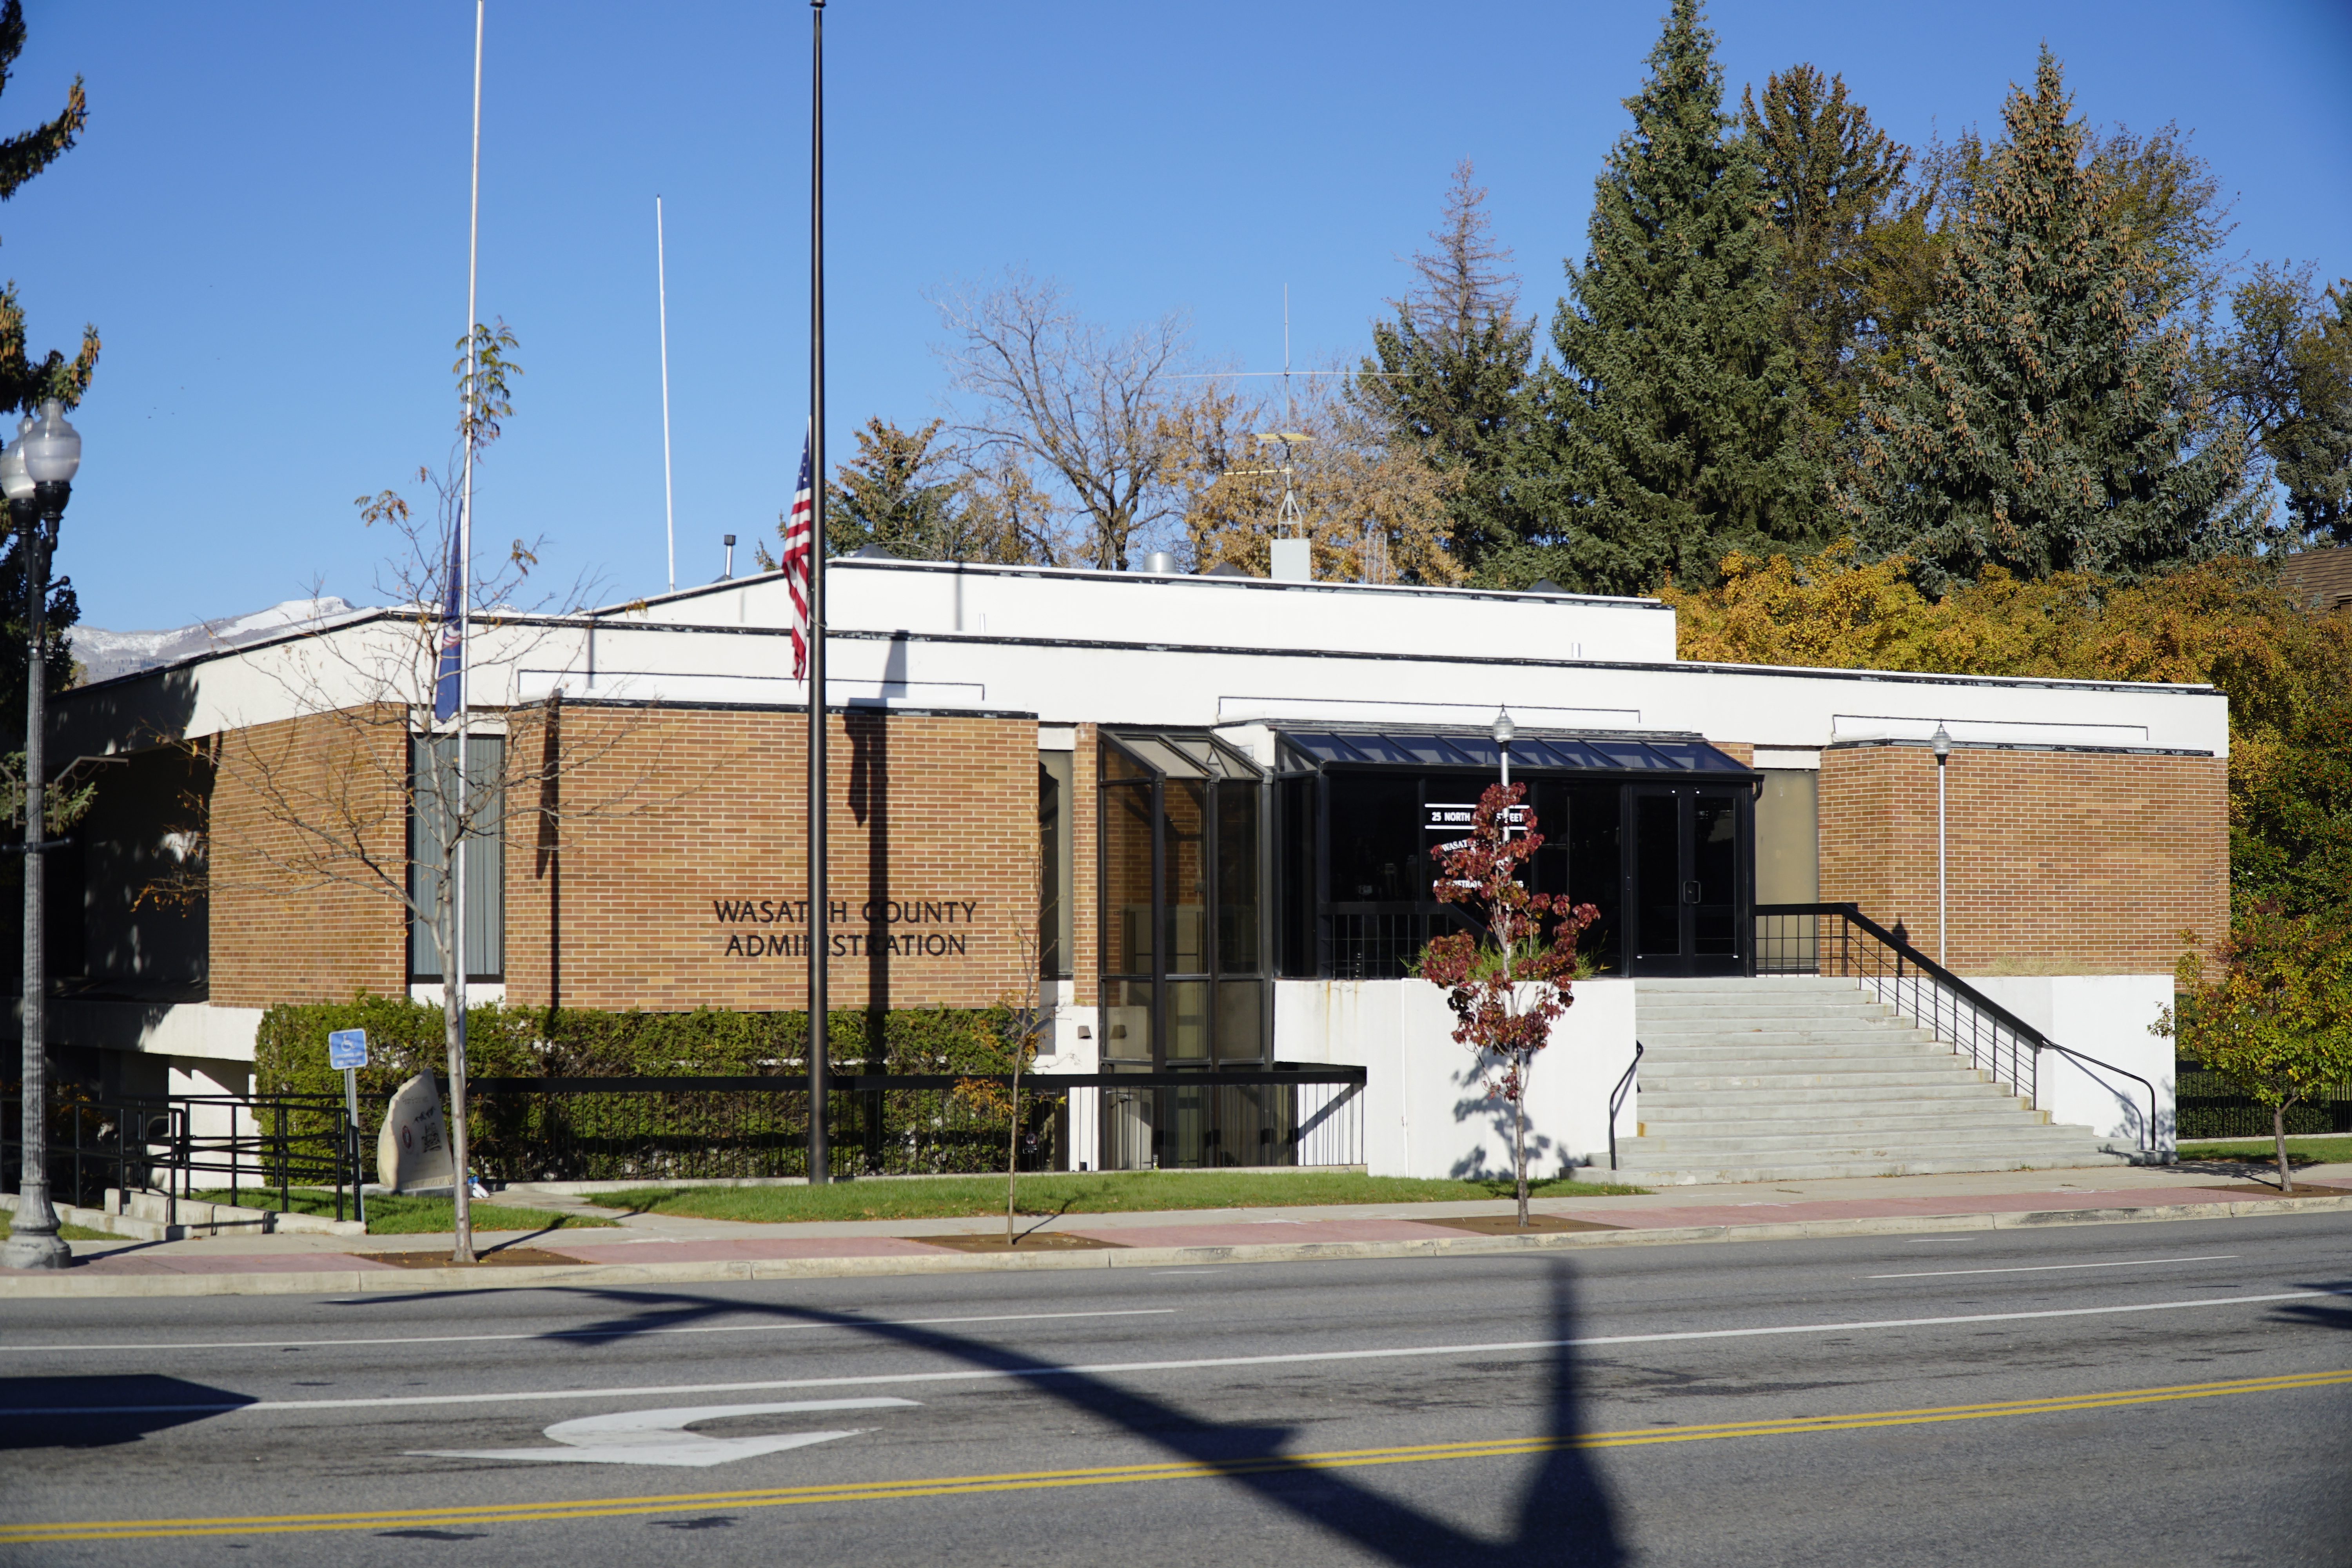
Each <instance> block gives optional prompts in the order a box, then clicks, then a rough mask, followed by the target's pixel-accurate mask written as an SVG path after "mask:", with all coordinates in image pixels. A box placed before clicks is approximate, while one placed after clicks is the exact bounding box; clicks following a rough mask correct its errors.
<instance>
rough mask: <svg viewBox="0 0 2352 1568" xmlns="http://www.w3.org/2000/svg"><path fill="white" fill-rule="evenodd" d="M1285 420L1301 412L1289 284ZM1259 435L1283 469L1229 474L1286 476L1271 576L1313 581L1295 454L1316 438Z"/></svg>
mask: <svg viewBox="0 0 2352 1568" xmlns="http://www.w3.org/2000/svg"><path fill="white" fill-rule="evenodd" d="M1282 418H1283V423H1284V424H1285V425H1296V424H1297V422H1298V420H1297V409H1296V407H1295V406H1294V405H1293V404H1292V403H1291V400H1290V285H1289V284H1287V283H1285V284H1284V285H1283V286H1282ZM1255 435H1256V437H1257V442H1258V447H1259V449H1260V450H1261V451H1263V450H1264V449H1265V447H1269V446H1273V445H1276V444H1279V445H1280V446H1281V447H1282V463H1281V466H1280V467H1279V468H1227V469H1226V470H1225V472H1226V473H1227V474H1231V475H1233V476H1234V478H1236V479H1243V478H1249V477H1253V476H1263V477H1265V478H1269V479H1270V478H1272V477H1274V476H1275V475H1276V474H1279V475H1281V476H1282V505H1281V507H1280V508H1279V509H1278V510H1276V512H1275V514H1274V538H1273V540H1272V541H1270V543H1271V546H1272V559H1271V561H1270V563H1269V565H1270V573H1269V574H1270V575H1271V576H1272V577H1273V578H1274V580H1275V581H1276V582H1281V583H1305V582H1307V581H1310V580H1311V579H1312V578H1313V577H1314V575H1315V568H1314V554H1313V549H1314V546H1313V543H1312V542H1311V541H1310V540H1309V538H1308V536H1307V518H1306V514H1305V513H1303V512H1301V511H1300V510H1299V508H1298V489H1297V485H1296V484H1295V483H1294V465H1293V461H1292V453H1293V451H1294V450H1295V448H1297V447H1303V446H1305V445H1306V444H1307V442H1309V441H1311V440H1313V439H1314V437H1311V436H1309V435H1307V433H1306V432H1305V431H1303V430H1260V431H1257V432H1255Z"/></svg>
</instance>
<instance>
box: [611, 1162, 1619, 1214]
mask: <svg viewBox="0 0 2352 1568" xmlns="http://www.w3.org/2000/svg"><path fill="white" fill-rule="evenodd" d="M1646 1190H1647V1189H1646V1188H1643V1187H1625V1186H1615V1185H1597V1184H1592V1183H1590V1182H1574V1181H1567V1180H1554V1181H1548V1182H1530V1183H1528V1192H1529V1193H1531V1194H1535V1195H1537V1196H1540V1197H1548V1198H1581V1197H1597V1196H1600V1195H1602V1194H1612V1193H1640V1192H1644V1191H1646ZM1511 1193H1512V1186H1511V1184H1510V1183H1509V1182H1507V1181H1496V1182H1438V1181H1421V1180H1417V1179H1414V1178H1412V1177H1408V1176H1364V1175H1358V1174H1355V1173H1352V1172H1340V1171H1329V1172H1313V1171H1308V1172H1301V1173H1298V1174H1297V1175H1265V1174H1259V1173H1234V1174H1232V1175H1217V1174H1205V1173H1203V1174H1195V1173H1191V1172H1181V1173H1180V1172H1162V1171H1119V1172H1106V1171H1096V1172H1069V1173H1060V1172H1057V1173H1041V1174H1038V1175H1029V1176H1023V1177H1022V1178H1021V1212H1022V1213H1024V1214H1028V1215H1045V1214H1116V1213H1120V1212H1124V1211H1129V1210H1136V1209H1224V1208H1270V1207H1275V1206H1278V1205H1288V1204H1393V1203H1447V1202H1455V1201H1459V1200H1461V1199H1464V1198H1507V1197H1509V1196H1510V1195H1511ZM589 1201H590V1202H592V1203H594V1204H596V1205H600V1206H602V1207H605V1208H617V1209H628V1210H632V1211H635V1212H637V1213H651V1214H675V1215H691V1216H693V1217H694V1218H697V1219H741V1220H768V1221H791V1220H810V1219H959V1218H962V1217H965V1216H967V1215H991V1214H1003V1212H1004V1178H1003V1176H936V1177H930V1178H927V1179H925V1180H922V1181H894V1182H836V1183H834V1184H830V1185H827V1186H822V1187H637V1188H634V1189H632V1190H630V1191H628V1192H624V1193H606V1194H602V1195H600V1196H597V1197H594V1198H592V1199H590V1200H589Z"/></svg>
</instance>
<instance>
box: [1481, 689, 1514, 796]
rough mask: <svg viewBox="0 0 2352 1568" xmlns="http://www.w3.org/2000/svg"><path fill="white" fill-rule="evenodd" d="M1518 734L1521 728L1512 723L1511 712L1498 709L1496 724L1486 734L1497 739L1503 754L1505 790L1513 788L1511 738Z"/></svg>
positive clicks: (1505, 709) (1497, 744)
mask: <svg viewBox="0 0 2352 1568" xmlns="http://www.w3.org/2000/svg"><path fill="white" fill-rule="evenodd" d="M1518 732H1519V727H1518V726H1517V724H1514V723H1512V722H1511V710H1509V709H1507V708H1497V709H1496V710H1495V722H1494V723H1493V725H1492V726H1490V727H1489V728H1488V730H1487V731H1486V733H1488V734H1490V735H1492V736H1494V737H1495V744H1496V747H1497V748H1498V749H1500V751H1501V752H1502V753H1503V787H1504V788H1505V789H1508V788H1510V787H1511V737H1512V736H1514V735H1516V734H1517V733H1518Z"/></svg>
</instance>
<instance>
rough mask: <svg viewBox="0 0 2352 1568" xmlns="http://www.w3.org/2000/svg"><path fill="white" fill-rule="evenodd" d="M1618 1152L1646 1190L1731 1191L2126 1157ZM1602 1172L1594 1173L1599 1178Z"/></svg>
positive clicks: (2117, 1162)
mask: <svg viewBox="0 0 2352 1568" xmlns="http://www.w3.org/2000/svg"><path fill="white" fill-rule="evenodd" d="M1622 1154H1623V1151H1622V1147H1621V1150H1620V1159H1619V1162H1618V1168H1617V1175H1618V1177H1619V1178H1620V1179H1621V1180H1623V1181H1627V1182H1632V1183H1634V1184H1639V1185H1641V1186H1645V1187H1683V1186H1732V1185H1737V1184H1740V1183H1745V1182H1828V1181H1841V1180H1847V1179H1853V1178H1860V1177H1864V1176H1941V1175H1949V1174H1953V1173H1958V1172H1963V1171H2072V1170H2082V1169H2085V1168H2092V1167H2106V1168H2109V1169H2112V1168H2115V1167H2117V1166H2121V1165H2127V1164H2129V1163H2131V1161H2130V1157H2129V1156H2128V1155H2126V1154H2122V1153H2111V1152H2105V1151H2086V1152H2077V1153H2074V1154H2067V1155H2051V1156H2046V1157H2045V1156H2040V1155H2028V1156H2021V1157H2015V1158H2006V1157H2005V1158H2001V1159H1998V1160H1990V1159H1980V1158H1977V1157H1973V1156H1966V1155H1963V1156H1959V1157H1933V1158H1899V1159H1883V1158H1869V1159H1853V1160H1845V1159H1816V1160H1809V1161H1791V1162H1786V1163H1756V1162H1741V1163H1722V1164H1715V1165H1681V1166H1658V1167H1655V1168H1654V1169H1647V1170H1643V1169H1636V1168H1635V1167H1633V1165H1630V1164H1628V1163H1625V1161H1624V1159H1623V1157H1622ZM1600 1174H1601V1173H1600V1172H1599V1171H1597V1170H1596V1171H1595V1172H1594V1173H1593V1175H1594V1177H1595V1179H1598V1178H1599V1176H1600Z"/></svg>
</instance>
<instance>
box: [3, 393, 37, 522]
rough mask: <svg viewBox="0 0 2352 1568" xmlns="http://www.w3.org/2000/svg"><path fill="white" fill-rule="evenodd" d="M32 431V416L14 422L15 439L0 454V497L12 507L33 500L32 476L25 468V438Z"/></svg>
mask: <svg viewBox="0 0 2352 1568" xmlns="http://www.w3.org/2000/svg"><path fill="white" fill-rule="evenodd" d="M32 430H33V416H31V415H29V414H27V415H26V416H25V417H23V418H22V419H19V420H18V421H16V439H15V440H14V441H11V442H9V443H8V448H7V450H6V451H5V452H0V495H5V497H6V498H7V500H8V501H9V502H10V504H11V506H12V507H14V506H18V505H24V504H27V503H29V502H30V501H31V500H32V499H33V476H32V473H31V471H30V470H29V469H27V468H26V467H25V437H27V436H29V435H31V434H32ZM19 526H21V524H20V525H19Z"/></svg>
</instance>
